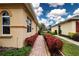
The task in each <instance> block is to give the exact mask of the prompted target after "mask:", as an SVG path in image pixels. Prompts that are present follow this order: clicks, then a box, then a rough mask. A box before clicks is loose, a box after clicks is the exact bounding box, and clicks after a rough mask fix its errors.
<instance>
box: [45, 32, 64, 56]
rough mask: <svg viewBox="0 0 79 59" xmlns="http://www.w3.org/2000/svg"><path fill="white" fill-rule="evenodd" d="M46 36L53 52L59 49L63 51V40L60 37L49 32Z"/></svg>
mask: <svg viewBox="0 0 79 59" xmlns="http://www.w3.org/2000/svg"><path fill="white" fill-rule="evenodd" d="M44 37H45V40H46V43H47V46H48V48H49V51H50V52H51V53H53V54H56V53H57V52H59V50H60V51H62V47H63V42H62V41H61V40H60V39H59V38H57V37H54V36H52V35H51V34H49V33H46V34H45V36H44ZM53 54H51V55H53Z"/></svg>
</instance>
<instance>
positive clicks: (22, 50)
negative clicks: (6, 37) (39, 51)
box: [0, 46, 32, 56]
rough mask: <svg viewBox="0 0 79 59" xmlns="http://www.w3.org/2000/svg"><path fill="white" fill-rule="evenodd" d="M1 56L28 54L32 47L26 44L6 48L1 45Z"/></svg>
mask: <svg viewBox="0 0 79 59" xmlns="http://www.w3.org/2000/svg"><path fill="white" fill-rule="evenodd" d="M0 49H2V50H0V56H28V55H29V53H30V51H31V49H32V47H30V46H26V47H23V48H6V47H1V48H0Z"/></svg>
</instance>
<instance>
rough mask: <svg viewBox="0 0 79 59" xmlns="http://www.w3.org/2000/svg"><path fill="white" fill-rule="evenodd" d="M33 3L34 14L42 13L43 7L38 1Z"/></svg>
mask: <svg viewBox="0 0 79 59" xmlns="http://www.w3.org/2000/svg"><path fill="white" fill-rule="evenodd" d="M32 5H33V7H34V11H35V14H36V15H37V16H40V15H42V14H43V13H42V12H43V8H42V7H40V3H33V4H32Z"/></svg>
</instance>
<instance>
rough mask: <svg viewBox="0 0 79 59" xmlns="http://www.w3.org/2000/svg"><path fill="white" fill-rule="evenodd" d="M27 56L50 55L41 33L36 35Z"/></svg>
mask: <svg viewBox="0 0 79 59" xmlns="http://www.w3.org/2000/svg"><path fill="white" fill-rule="evenodd" d="M29 56H50V53H49V51H48V49H47V45H46V42H45V40H44V38H43V36H42V35H39V36H38V37H37V39H36V41H35V43H34V46H33V48H32V51H31V52H30V55H29Z"/></svg>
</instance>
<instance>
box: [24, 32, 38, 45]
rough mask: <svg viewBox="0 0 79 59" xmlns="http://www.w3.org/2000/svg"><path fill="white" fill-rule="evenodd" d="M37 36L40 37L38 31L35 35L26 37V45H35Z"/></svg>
mask: <svg viewBox="0 0 79 59" xmlns="http://www.w3.org/2000/svg"><path fill="white" fill-rule="evenodd" d="M37 37H38V33H36V34H35V35H33V36H31V37H28V38H26V39H25V45H30V46H33V44H34V42H35V40H36V38H37Z"/></svg>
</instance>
